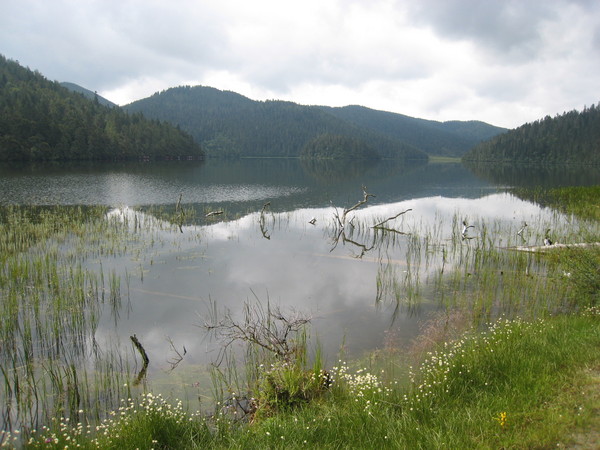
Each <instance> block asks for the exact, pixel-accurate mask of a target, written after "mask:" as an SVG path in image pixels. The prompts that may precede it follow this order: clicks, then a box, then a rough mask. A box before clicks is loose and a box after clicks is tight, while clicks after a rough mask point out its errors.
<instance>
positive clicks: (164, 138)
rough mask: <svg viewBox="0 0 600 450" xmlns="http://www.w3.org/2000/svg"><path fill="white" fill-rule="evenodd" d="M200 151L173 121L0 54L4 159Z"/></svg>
mask: <svg viewBox="0 0 600 450" xmlns="http://www.w3.org/2000/svg"><path fill="white" fill-rule="evenodd" d="M202 155H203V153H202V150H201V149H200V147H199V146H198V145H197V144H196V143H195V142H194V141H193V139H192V138H191V136H189V135H186V134H184V133H183V132H181V131H180V130H178V129H176V128H175V127H173V126H172V125H168V124H166V123H159V122H158V121H156V120H155V121H149V120H146V119H144V117H143V116H142V115H141V114H134V115H129V114H127V113H126V112H124V111H122V110H121V109H120V108H109V107H106V106H103V105H101V104H100V102H99V101H95V100H89V99H87V98H85V97H84V96H83V95H81V94H78V93H74V92H71V91H69V90H68V89H66V88H64V87H62V86H61V85H60V84H59V83H57V82H51V81H48V80H47V79H46V78H44V77H43V76H42V75H41V74H40V73H39V72H32V71H31V70H29V69H26V68H24V67H21V66H20V65H19V64H18V63H17V62H14V61H10V60H7V59H6V58H4V57H3V56H1V55H0V161H45V160H91V159H98V160H99V159H133V158H172V157H187V156H191V157H202Z"/></svg>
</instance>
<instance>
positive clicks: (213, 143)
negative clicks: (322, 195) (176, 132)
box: [125, 86, 427, 159]
mask: <svg viewBox="0 0 600 450" xmlns="http://www.w3.org/2000/svg"><path fill="white" fill-rule="evenodd" d="M125 108H126V109H127V110H128V111H130V112H142V113H143V114H144V115H145V116H147V117H152V118H156V119H160V120H166V121H169V122H171V123H173V124H177V125H178V126H180V127H181V128H182V129H183V130H185V131H187V132H189V133H190V134H191V135H192V136H194V138H195V139H196V140H197V141H198V142H200V143H201V144H202V145H203V147H205V148H206V150H207V154H208V155H210V156H240V155H241V156H284V157H289V156H300V153H301V151H302V149H303V148H304V147H305V146H306V145H307V144H308V143H309V142H310V141H312V140H313V139H315V138H316V137H317V136H320V135H322V134H335V135H340V136H346V137H348V138H355V139H359V140H362V141H364V142H367V143H368V144H369V146H371V147H372V148H374V149H375V150H376V151H377V152H378V153H379V155H381V157H385V158H400V159H425V158H427V156H426V155H425V154H424V153H423V152H421V151H420V150H418V149H416V148H415V147H414V146H411V145H409V144H406V143H405V142H402V141H400V140H398V139H394V138H391V137H388V136H383V135H381V134H380V133H377V132H374V131H373V130H368V129H365V128H361V127H358V126H356V125H353V124H350V123H348V122H346V121H344V120H341V119H339V118H337V117H334V116H333V115H331V114H329V113H327V112H326V111H323V109H321V108H319V107H316V106H302V105H298V104H296V103H292V102H284V101H265V102H262V101H254V100H250V99H248V98H246V97H244V96H242V95H239V94H236V93H233V92H227V91H220V90H218V89H214V88H210V87H204V86H195V87H189V86H185V87H178V88H172V89H168V90H166V91H163V92H160V93H156V94H154V95H153V96H151V97H149V98H146V99H143V100H139V101H137V102H134V103H131V104H130V105H127V106H125Z"/></svg>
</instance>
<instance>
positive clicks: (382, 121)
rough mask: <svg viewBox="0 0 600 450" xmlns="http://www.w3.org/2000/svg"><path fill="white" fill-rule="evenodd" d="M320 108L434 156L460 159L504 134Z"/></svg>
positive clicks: (473, 125) (474, 125) (476, 125)
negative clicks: (473, 148) (488, 140)
mask: <svg viewBox="0 0 600 450" xmlns="http://www.w3.org/2000/svg"><path fill="white" fill-rule="evenodd" d="M322 109H323V110H324V111H327V112H329V113H330V114H332V115H335V116H336V117H338V118H340V119H343V120H345V121H348V122H350V123H353V124H355V125H357V126H360V127H363V128H367V129H369V130H372V131H374V132H377V133H380V134H382V135H384V136H387V137H389V138H391V139H399V140H402V141H403V142H406V143H407V144H410V145H412V146H414V147H417V148H420V149H421V150H423V151H424V152H426V153H427V154H429V155H436V156H462V155H463V154H465V153H466V152H467V151H468V150H469V149H470V148H471V147H473V146H474V145H475V144H478V143H479V142H481V141H482V140H485V139H489V138H490V137H492V136H495V135H497V134H499V133H502V132H503V131H505V129H504V128H499V127H495V126H492V125H489V124H487V123H485V122H479V121H468V122H461V121H450V122H436V121H433V120H424V119H416V118H414V117H409V116H405V115H402V114H396V113H391V112H386V111H378V110H374V109H370V108H365V107H364V106H356V105H353V106H344V107H341V108H331V107H326V106H323V107H322Z"/></svg>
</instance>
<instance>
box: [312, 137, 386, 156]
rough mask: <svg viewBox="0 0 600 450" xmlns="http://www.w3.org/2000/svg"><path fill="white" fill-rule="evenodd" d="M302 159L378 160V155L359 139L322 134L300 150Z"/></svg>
mask: <svg viewBox="0 0 600 450" xmlns="http://www.w3.org/2000/svg"><path fill="white" fill-rule="evenodd" d="M301 156H302V157H303V158H316V159H379V153H377V151H376V150H375V149H374V148H372V147H370V146H369V145H368V144H367V143H366V142H364V141H361V140H360V139H356V138H350V137H347V136H340V135H335V134H322V135H320V136H317V137H316V138H315V139H313V140H312V141H310V142H309V143H308V144H307V145H306V146H305V147H304V149H303V150H302V154H301Z"/></svg>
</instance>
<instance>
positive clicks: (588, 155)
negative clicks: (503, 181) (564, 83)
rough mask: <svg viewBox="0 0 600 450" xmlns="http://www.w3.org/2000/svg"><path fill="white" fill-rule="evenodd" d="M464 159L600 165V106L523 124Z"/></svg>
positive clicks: (473, 151) (478, 146)
mask: <svg viewBox="0 0 600 450" xmlns="http://www.w3.org/2000/svg"><path fill="white" fill-rule="evenodd" d="M463 160H465V161H471V162H520V163H547V164H557V163H571V164H600V104H598V105H592V106H590V107H585V108H584V109H583V111H581V112H578V111H569V112H565V113H563V114H561V115H556V117H550V116H546V117H544V118H543V119H540V120H537V121H535V122H532V123H527V124H525V125H522V126H520V127H519V128H516V129H514V130H511V131H508V132H506V133H504V134H501V135H498V136H496V137H494V138H492V139H490V140H489V141H486V142H482V143H481V144H479V145H477V146H475V147H474V148H473V149H472V150H471V151H470V152H468V153H467V154H466V155H465V156H464V157H463Z"/></svg>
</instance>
